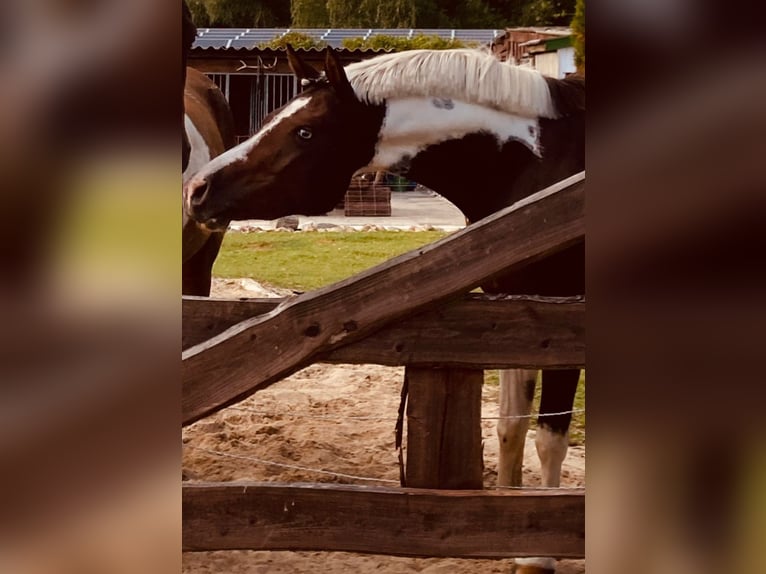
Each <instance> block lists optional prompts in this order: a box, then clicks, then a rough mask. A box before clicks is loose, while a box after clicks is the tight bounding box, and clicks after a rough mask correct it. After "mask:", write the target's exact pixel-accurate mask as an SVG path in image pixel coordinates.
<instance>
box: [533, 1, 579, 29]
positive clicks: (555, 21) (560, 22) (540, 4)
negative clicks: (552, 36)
mask: <svg viewBox="0 0 766 574" xmlns="http://www.w3.org/2000/svg"><path fill="white" fill-rule="evenodd" d="M575 1H576V0H531V1H530V2H528V3H527V4H526V5H525V6H524V8H523V10H522V15H521V20H522V21H521V25H522V26H569V24H570V22H571V21H572V17H573V16H574V12H575Z"/></svg>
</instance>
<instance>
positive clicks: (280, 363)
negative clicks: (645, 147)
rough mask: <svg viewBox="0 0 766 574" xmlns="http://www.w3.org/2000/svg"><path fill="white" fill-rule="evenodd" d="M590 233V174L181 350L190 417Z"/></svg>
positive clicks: (184, 407) (186, 415)
mask: <svg viewBox="0 0 766 574" xmlns="http://www.w3.org/2000/svg"><path fill="white" fill-rule="evenodd" d="M584 237H585V172H581V173H579V174H577V175H574V176H572V177H570V178H568V179H565V180H563V181H561V182H559V183H557V184H555V185H552V186H550V187H548V188H546V189H544V190H542V191H540V192H538V193H536V194H533V195H531V196H530V197H528V198H526V199H524V200H522V201H520V202H518V203H516V204H514V205H512V206H510V207H508V208H506V209H504V210H501V211H499V212H497V213H495V214H493V215H491V216H489V217H487V218H485V219H482V220H481V221H479V222H477V223H474V224H473V225H470V226H469V227H467V228H465V229H464V230H462V231H460V232H458V233H455V234H453V235H451V236H449V237H447V238H445V239H443V240H441V241H437V242H435V243H433V244H431V245H428V246H426V247H423V248H420V249H417V250H414V251H411V252H409V253H406V254H404V255H401V256H399V257H396V258H394V259H391V260H389V261H387V262H386V263H384V264H381V265H378V266H376V267H373V268H371V269H369V270H367V271H365V272H363V273H361V274H359V275H356V276H354V277H352V278H350V279H347V280H344V281H341V282H339V283H336V284H334V285H330V286H328V287H325V288H322V289H318V290H316V291H312V292H309V293H305V294H303V295H300V296H298V297H295V298H293V299H290V300H288V301H286V302H285V303H283V304H282V305H279V306H278V307H277V308H276V309H274V310H273V311H271V312H269V313H265V314H263V315H260V316H257V317H253V318H250V319H246V320H244V321H242V322H240V323H238V324H236V325H234V326H232V327H230V328H229V329H227V330H226V331H224V332H223V333H220V334H219V335H216V336H215V337H212V338H211V339H209V340H207V341H205V342H203V343H200V344H199V345H196V346H194V347H191V348H190V349H187V350H186V351H184V352H183V354H182V357H183V363H182V373H183V389H182V419H183V424H189V423H191V422H194V421H195V420H198V419H199V418H201V417H204V416H206V415H208V414H210V413H212V412H215V411H216V410H219V409H221V408H223V407H225V406H227V405H230V404H232V403H234V402H236V401H238V400H241V399H242V398H244V397H246V396H248V395H249V394H252V393H253V392H254V391H255V390H257V389H258V388H263V387H265V386H268V385H270V384H272V383H274V382H276V381H278V380H280V379H282V378H284V377H286V376H288V375H289V374H291V373H293V372H295V371H296V370H298V369H300V368H302V367H304V366H306V365H308V364H311V363H312V362H313V359H314V358H315V357H317V356H318V355H320V354H321V353H326V352H328V351H330V350H332V349H335V348H337V347H340V346H342V345H346V344H348V343H351V342H353V341H356V340H359V339H361V338H364V337H366V336H367V335H369V334H370V333H373V332H375V331H377V330H378V329H381V328H382V327H384V326H386V325H388V324H389V323H391V322H393V321H396V320H398V319H401V318H402V317H405V316H410V315H412V314H413V313H417V312H420V311H424V310H426V309H428V308H430V307H432V306H434V305H437V304H439V303H442V302H444V301H446V300H448V299H451V298H454V297H456V296H459V295H461V294H463V293H465V292H466V291H468V290H470V289H472V288H474V287H476V286H477V285H479V284H481V283H482V282H484V281H486V280H487V279H488V278H489V277H492V276H493V275H497V274H498V273H501V272H508V271H513V270H514V269H516V268H519V267H522V266H524V265H527V264H529V263H530V262H532V261H535V260H538V259H540V258H543V257H545V256H546V255H550V254H551V253H554V252H556V251H558V250H561V249H564V248H566V247H568V246H570V245H573V244H574V243H576V242H578V241H582V240H583V239H584Z"/></svg>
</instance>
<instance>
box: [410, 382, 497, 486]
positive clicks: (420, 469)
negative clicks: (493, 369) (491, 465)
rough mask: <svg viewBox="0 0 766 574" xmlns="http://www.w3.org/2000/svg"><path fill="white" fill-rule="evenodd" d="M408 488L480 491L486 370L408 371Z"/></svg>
mask: <svg viewBox="0 0 766 574" xmlns="http://www.w3.org/2000/svg"><path fill="white" fill-rule="evenodd" d="M405 376H406V377H407V382H408V384H407V388H408V396H407V464H406V486H409V487H412V488H444V489H473V490H481V487H482V484H483V482H484V477H483V471H484V461H483V456H482V455H483V452H482V441H481V390H482V387H483V386H484V371H481V370H477V369H434V368H432V369H428V368H425V369H424V368H414V367H407V369H406V371H405Z"/></svg>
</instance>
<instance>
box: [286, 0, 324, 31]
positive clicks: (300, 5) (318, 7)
mask: <svg viewBox="0 0 766 574" xmlns="http://www.w3.org/2000/svg"><path fill="white" fill-rule="evenodd" d="M327 4H328V2H327V0H292V1H291V2H290V16H291V17H292V24H291V27H294V28H329V26H330V16H329V15H328V13H327Z"/></svg>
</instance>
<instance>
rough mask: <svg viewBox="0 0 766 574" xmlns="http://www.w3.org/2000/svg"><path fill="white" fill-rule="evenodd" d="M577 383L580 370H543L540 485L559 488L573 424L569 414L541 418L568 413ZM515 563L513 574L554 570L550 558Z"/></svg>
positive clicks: (550, 573)
mask: <svg viewBox="0 0 766 574" xmlns="http://www.w3.org/2000/svg"><path fill="white" fill-rule="evenodd" d="M579 380H580V371H579V369H574V370H572V369H567V370H555V371H543V387H542V395H541V397H540V415H541V416H539V417H538V419H537V434H536V437H535V447H537V454H538V456H539V457H540V468H541V474H542V485H543V486H547V487H558V486H560V485H561V465H562V463H563V462H564V458H565V457H566V455H567V449H568V447H569V423H570V422H571V421H572V413H571V412H566V414H557V415H552V416H543V415H545V414H547V413H559V412H565V411H571V410H572V406H573V405H574V397H575V393H576V392H577V382H578V381H579ZM515 562H516V569H515V571H514V572H515V574H553V572H554V571H555V569H556V561H555V560H554V559H553V558H549V557H544V558H543V557H540V558H538V557H535V558H517V559H516V561H515Z"/></svg>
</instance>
